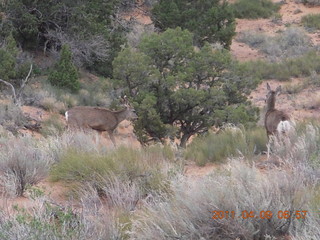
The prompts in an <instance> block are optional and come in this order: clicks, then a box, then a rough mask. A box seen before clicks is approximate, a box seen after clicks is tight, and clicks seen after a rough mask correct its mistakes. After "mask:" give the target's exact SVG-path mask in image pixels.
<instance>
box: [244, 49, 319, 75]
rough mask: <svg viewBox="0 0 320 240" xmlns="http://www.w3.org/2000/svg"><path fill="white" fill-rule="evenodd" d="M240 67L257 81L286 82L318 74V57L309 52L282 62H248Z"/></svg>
mask: <svg viewBox="0 0 320 240" xmlns="http://www.w3.org/2000/svg"><path fill="white" fill-rule="evenodd" d="M241 65H242V68H243V69H244V71H246V72H247V74H249V73H250V75H251V76H255V77H256V78H258V79H277V80H280V81H287V80H289V79H290V78H291V77H308V76H311V75H312V74H314V73H320V55H319V54H318V53H317V52H315V51H311V52H308V53H306V54H304V55H302V56H299V57H295V58H292V59H285V60H283V61H282V62H274V63H270V62H268V61H249V62H245V63H242V64H241Z"/></svg>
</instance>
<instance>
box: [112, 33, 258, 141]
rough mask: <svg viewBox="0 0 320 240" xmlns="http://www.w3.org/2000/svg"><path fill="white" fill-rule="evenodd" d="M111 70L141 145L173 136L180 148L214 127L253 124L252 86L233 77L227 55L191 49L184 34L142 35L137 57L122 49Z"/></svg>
mask: <svg viewBox="0 0 320 240" xmlns="http://www.w3.org/2000/svg"><path fill="white" fill-rule="evenodd" d="M137 60H140V62H139V63H138V62H137ZM113 66H114V75H115V76H117V79H115V80H114V81H115V86H118V87H121V88H122V89H124V91H125V92H126V94H127V95H129V96H130V97H131V98H132V100H133V102H135V109H136V111H137V114H138V116H139V119H138V120H137V122H136V123H135V131H136V134H137V136H138V137H139V139H140V141H141V142H144V143H146V142H148V141H149V140H163V138H164V137H169V136H170V137H173V136H178V137H181V146H185V144H186V142H187V141H188V139H189V138H190V137H191V136H192V135H194V134H196V133H202V132H205V131H207V130H208V128H209V127H211V126H213V125H215V126H220V125H221V124H222V123H224V122H234V123H240V122H241V123H245V122H247V121H248V122H249V121H251V122H255V120H256V117H257V116H256V114H255V113H254V110H253V109H254V108H252V106H251V105H250V104H249V102H248V101H247V98H246V96H245V95H246V94H247V93H249V92H250V89H252V88H254V86H255V85H256V81H255V80H252V79H251V78H247V77H246V76H244V75H243V74H238V73H239V70H238V67H237V63H235V62H233V61H232V60H231V56H230V54H229V52H228V51H227V50H225V49H213V48H212V47H211V46H210V45H209V44H205V45H204V46H203V47H202V48H201V49H199V50H195V49H194V47H193V45H192V34H191V33H190V32H189V31H188V30H182V29H181V28H177V29H168V30H167V31H165V32H163V33H162V34H151V35H150V36H146V37H145V38H143V39H142V41H141V44H140V45H139V49H138V50H137V52H134V51H133V50H131V49H125V50H123V51H122V52H120V53H119V55H118V57H117V58H116V59H115V61H114V65H113ZM226 103H228V104H227V105H226ZM240 112H241V115H242V116H241V117H240Z"/></svg>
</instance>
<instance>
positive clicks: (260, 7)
mask: <svg viewBox="0 0 320 240" xmlns="http://www.w3.org/2000/svg"><path fill="white" fill-rule="evenodd" d="M232 6H233V9H234V14H235V17H236V18H250V19H256V18H269V17H271V16H272V15H273V14H275V13H276V12H278V11H279V9H280V5H279V4H276V3H273V2H272V1H270V0H258V1H257V0H239V1H236V2H235V3H234V4H233V5H232Z"/></svg>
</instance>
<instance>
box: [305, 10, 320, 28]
mask: <svg viewBox="0 0 320 240" xmlns="http://www.w3.org/2000/svg"><path fill="white" fill-rule="evenodd" d="M301 23H302V25H303V26H304V27H306V28H309V29H311V30H319V29H320V14H309V15H306V16H303V17H302V19H301Z"/></svg>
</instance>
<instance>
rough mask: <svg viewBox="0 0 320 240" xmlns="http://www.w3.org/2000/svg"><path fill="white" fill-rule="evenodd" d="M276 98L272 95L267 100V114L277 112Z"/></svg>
mask: <svg viewBox="0 0 320 240" xmlns="http://www.w3.org/2000/svg"><path fill="white" fill-rule="evenodd" d="M275 106H276V96H274V95H272V96H270V97H269V98H268V100H267V112H269V111H272V110H275Z"/></svg>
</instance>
